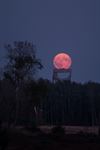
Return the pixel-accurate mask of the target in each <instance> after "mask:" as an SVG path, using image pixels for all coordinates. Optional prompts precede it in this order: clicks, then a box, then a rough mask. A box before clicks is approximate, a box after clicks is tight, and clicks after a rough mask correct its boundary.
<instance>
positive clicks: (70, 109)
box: [0, 79, 100, 126]
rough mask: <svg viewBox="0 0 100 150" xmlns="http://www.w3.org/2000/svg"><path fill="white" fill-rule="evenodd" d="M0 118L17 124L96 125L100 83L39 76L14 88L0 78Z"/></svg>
mask: <svg viewBox="0 0 100 150" xmlns="http://www.w3.org/2000/svg"><path fill="white" fill-rule="evenodd" d="M0 119H1V120H2V121H3V122H6V123H8V124H9V125H11V124H19V125H32V124H34V123H36V124H37V125H40V124H42V125H84V126H85V125H86V126H91V125H99V123H100V84H99V83H94V82H88V83H85V84H81V83H75V82H70V81H58V82H56V83H52V82H50V81H49V80H44V79H39V80H37V81H34V80H30V81H27V82H23V83H22V84H21V85H20V86H19V88H18V89H17V91H16V88H15V86H14V85H13V84H12V83H11V82H10V81H9V80H7V79H4V80H1V81H0Z"/></svg>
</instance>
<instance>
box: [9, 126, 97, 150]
mask: <svg viewBox="0 0 100 150" xmlns="http://www.w3.org/2000/svg"><path fill="white" fill-rule="evenodd" d="M41 128H42V131H40V130H39V129H38V130H37V131H33V130H32V129H26V128H13V129H10V130H9V131H8V140H9V142H8V147H7V150H42V149H43V150H56V149H57V150H100V137H99V136H98V135H95V134H93V133H91V134H88V133H86V134H85V133H82V132H80V133H79V134H64V133H59V132H58V133H57V132H56V133H50V132H49V133H46V132H45V133H44V132H43V130H44V128H43V127H41ZM45 128H46V127H45ZM66 128H67V129H68V128H72V127H66ZM73 128H75V127H73ZM45 131H46V130H45Z"/></svg>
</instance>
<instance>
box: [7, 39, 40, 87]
mask: <svg viewBox="0 0 100 150" xmlns="http://www.w3.org/2000/svg"><path fill="white" fill-rule="evenodd" d="M5 48H6V50H7V60H8V63H7V65H6V67H5V72H4V77H5V78H8V79H10V80H11V81H12V82H13V83H15V84H17V85H18V84H19V82H21V81H23V80H25V79H28V78H30V77H32V76H33V75H34V74H35V73H36V70H37V69H42V67H43V66H42V64H41V62H40V60H39V59H37V58H36V48H35V46H34V45H33V44H32V43H30V42H27V41H26V42H14V44H13V46H12V45H10V44H8V45H5Z"/></svg>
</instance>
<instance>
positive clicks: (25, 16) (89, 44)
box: [0, 0, 100, 82]
mask: <svg viewBox="0 0 100 150" xmlns="http://www.w3.org/2000/svg"><path fill="white" fill-rule="evenodd" d="M16 40H18V41H19V40H21V41H24V40H28V41H32V42H33V44H35V45H36V47H37V56H38V58H40V59H41V61H42V63H43V65H44V69H42V70H41V71H39V74H38V76H39V77H43V78H47V79H50V80H51V79H52V68H53V66H52V59H53V57H54V56H55V55H56V54H57V53H59V52H66V53H68V54H70V56H71V57H72V61H73V65H72V80H74V81H77V82H87V81H89V80H92V81H96V82H100V0H0V63H1V67H2V65H3V64H4V62H5V59H4V54H5V51H4V49H3V45H4V43H13V41H16Z"/></svg>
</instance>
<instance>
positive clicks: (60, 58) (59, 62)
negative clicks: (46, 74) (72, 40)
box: [53, 53, 72, 69]
mask: <svg viewBox="0 0 100 150" xmlns="http://www.w3.org/2000/svg"><path fill="white" fill-rule="evenodd" d="M53 64H54V67H55V68H56V69H69V68H70V67H71V65H72V60H71V57H70V56H69V55H68V54H66V53H59V54H57V55H56V56H55V57H54V59H53Z"/></svg>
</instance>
